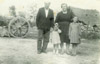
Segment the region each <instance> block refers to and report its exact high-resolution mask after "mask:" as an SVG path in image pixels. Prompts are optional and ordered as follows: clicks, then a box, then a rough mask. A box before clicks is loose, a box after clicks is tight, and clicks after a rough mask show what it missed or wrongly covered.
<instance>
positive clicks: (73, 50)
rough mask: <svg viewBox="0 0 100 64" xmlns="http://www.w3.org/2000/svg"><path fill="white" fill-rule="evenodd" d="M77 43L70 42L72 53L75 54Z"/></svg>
mask: <svg viewBox="0 0 100 64" xmlns="http://www.w3.org/2000/svg"><path fill="white" fill-rule="evenodd" d="M77 45H78V44H77V43H73V44H72V54H76V50H77Z"/></svg>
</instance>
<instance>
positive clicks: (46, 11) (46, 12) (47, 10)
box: [45, 9, 49, 17]
mask: <svg viewBox="0 0 100 64" xmlns="http://www.w3.org/2000/svg"><path fill="white" fill-rule="evenodd" d="M48 12H49V9H45V14H46V17H47V16H48Z"/></svg>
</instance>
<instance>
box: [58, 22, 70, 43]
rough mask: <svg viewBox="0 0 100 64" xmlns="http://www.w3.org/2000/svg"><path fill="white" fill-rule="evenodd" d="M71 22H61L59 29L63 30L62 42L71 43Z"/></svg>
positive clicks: (61, 34)
mask: <svg viewBox="0 0 100 64" xmlns="http://www.w3.org/2000/svg"><path fill="white" fill-rule="evenodd" d="M69 24H70V22H66V21H65V22H59V29H60V30H61V31H62V32H61V33H60V39H61V43H70V39H69V36H68V32H69Z"/></svg>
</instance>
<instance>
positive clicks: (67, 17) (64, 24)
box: [55, 9, 74, 43]
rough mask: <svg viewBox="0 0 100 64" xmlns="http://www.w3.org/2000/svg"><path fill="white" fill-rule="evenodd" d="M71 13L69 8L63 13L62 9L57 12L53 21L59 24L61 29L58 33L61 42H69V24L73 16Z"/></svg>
mask: <svg viewBox="0 0 100 64" xmlns="http://www.w3.org/2000/svg"><path fill="white" fill-rule="evenodd" d="M73 16H74V15H73V13H72V11H71V10H70V9H68V10H67V13H66V14H64V13H63V12H62V11H61V12H59V13H58V14H57V17H56V20H55V22H56V23H58V24H59V28H60V30H61V31H62V33H60V39H61V43H64V42H65V43H70V40H69V36H68V32H69V24H70V23H71V20H72V18H73Z"/></svg>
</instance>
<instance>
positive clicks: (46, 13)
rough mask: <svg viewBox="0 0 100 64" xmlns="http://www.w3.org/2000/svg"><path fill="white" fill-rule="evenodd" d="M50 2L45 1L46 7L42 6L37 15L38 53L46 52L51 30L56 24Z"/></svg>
mask: <svg viewBox="0 0 100 64" xmlns="http://www.w3.org/2000/svg"><path fill="white" fill-rule="evenodd" d="M49 6H50V2H45V3H44V7H43V8H40V9H39V11H38V14H37V17H36V25H37V28H38V42H37V50H38V54H40V53H42V52H43V53H46V49H47V45H48V42H49V34H50V33H49V32H50V30H52V27H53V25H54V14H53V11H52V10H51V9H49Z"/></svg>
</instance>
